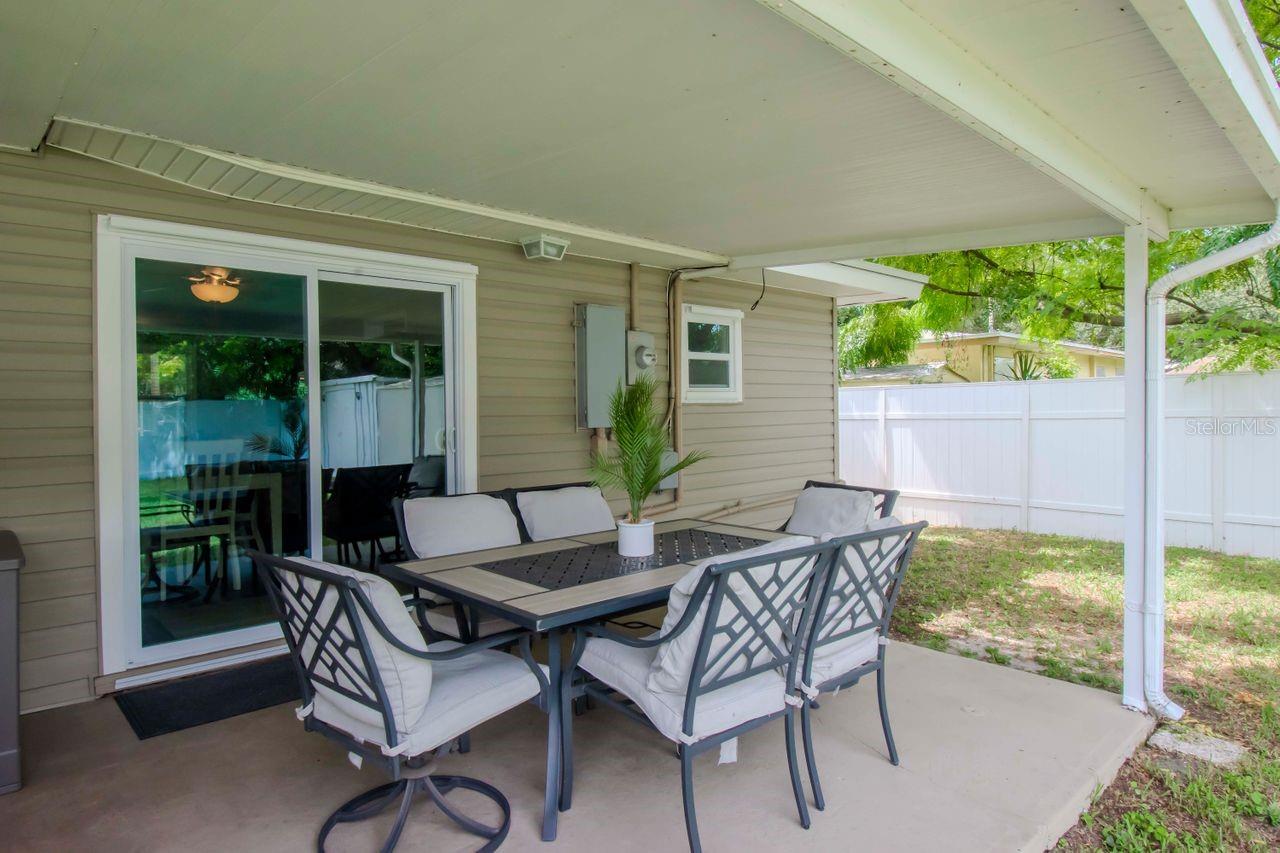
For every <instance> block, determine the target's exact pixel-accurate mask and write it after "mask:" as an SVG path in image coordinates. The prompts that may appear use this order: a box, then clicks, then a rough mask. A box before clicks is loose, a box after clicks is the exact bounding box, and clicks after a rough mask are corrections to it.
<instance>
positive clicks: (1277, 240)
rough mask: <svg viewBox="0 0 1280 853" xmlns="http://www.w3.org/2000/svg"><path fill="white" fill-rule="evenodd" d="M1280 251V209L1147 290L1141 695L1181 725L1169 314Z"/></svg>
mask: <svg viewBox="0 0 1280 853" xmlns="http://www.w3.org/2000/svg"><path fill="white" fill-rule="evenodd" d="M1277 245H1280V206H1278V207H1277V210H1276V219H1275V221H1274V222H1273V223H1272V225H1271V228H1270V229H1269V230H1268V231H1266V232H1265V233H1263V234H1259V235H1258V236H1256V237H1251V238H1250V239H1248V240H1245V241H1244V242H1243V243H1237V244H1236V245H1234V246H1231V247H1229V248H1226V249H1223V250H1222V251H1220V252H1214V253H1213V254H1212V255H1208V256H1207V257H1203V258H1200V259H1199V260H1196V261H1192V262H1191V263H1189V264H1186V265H1185V266H1181V267H1178V268H1177V269H1175V270H1171V271H1170V272H1168V273H1166V274H1165V275H1163V276H1161V277H1160V278H1158V279H1156V281H1155V282H1153V283H1152V285H1151V287H1149V288H1148V289H1147V377H1146V380H1147V416H1146V435H1147V453H1146V456H1147V458H1146V460H1145V462H1144V464H1145V466H1146V484H1147V485H1146V493H1147V505H1146V515H1145V518H1146V525H1147V530H1146V538H1145V541H1146V552H1145V558H1144V563H1145V565H1146V572H1145V575H1144V577H1143V602H1142V625H1143V643H1142V646H1143V656H1144V661H1143V694H1144V697H1145V698H1146V700H1147V706H1148V707H1149V708H1150V709H1151V710H1152V711H1153V712H1154V713H1155V714H1157V715H1158V716H1162V717H1167V718H1169V719H1173V720H1177V719H1181V717H1182V715H1183V709H1182V708H1181V707H1180V706H1179V705H1178V704H1177V703H1176V702H1174V701H1173V700H1172V699H1170V698H1169V696H1168V695H1167V694H1166V693H1165V691H1164V616H1165V601H1164V579H1165V562H1164V472H1163V460H1164V411H1165V377H1164V362H1165V332H1166V326H1165V311H1166V310H1167V308H1168V302H1169V294H1170V293H1172V292H1173V290H1174V288H1176V287H1178V286H1179V285H1181V284H1185V283H1187V282H1189V281H1192V280H1194V279H1197V278H1200V277H1201V276H1203V275H1208V274H1209V273H1212V272H1217V271H1218V270H1220V269H1222V268H1224V267H1228V266H1231V265H1232V264H1236V263H1239V262H1240V261H1244V260H1248V259H1249V258H1252V257H1254V256H1256V255H1260V254H1262V253H1263V252H1265V251H1267V250H1268V249H1271V248H1274V247H1275V246H1277Z"/></svg>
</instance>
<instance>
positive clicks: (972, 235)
mask: <svg viewBox="0 0 1280 853" xmlns="http://www.w3.org/2000/svg"><path fill="white" fill-rule="evenodd" d="M1122 230H1123V229H1121V228H1120V226H1119V225H1118V224H1117V223H1116V221H1115V220H1114V219H1112V218H1111V217H1109V216H1098V217H1096V218H1093V219H1073V220H1069V221H1065V222H1041V223H1033V224H1030V225H1015V226H1012V227H1009V228H988V229H982V230H977V231H953V232H944V233H939V234H923V235H906V236H902V237H888V238H885V239H880V240H864V241H861V242H857V243H842V244H841V245H838V246H818V247H813V248H804V249H784V250H781V251H777V252H766V253H764V254H759V255H736V256H734V258H733V259H732V260H730V261H729V269H730V270H740V269H760V268H761V267H769V268H771V269H772V268H773V267H778V266H788V265H791V264H807V263H816V262H820V261H838V262H840V263H846V262H848V260H849V259H850V258H890V257H895V256H901V255H923V254H928V253H930V252H955V251H959V250H961V249H986V248H990V247H992V246H1021V245H1024V244H1027V243H1052V242H1057V241H1060V240H1078V239H1081V238H1084V237H1101V236H1109V235H1113V234H1119V233H1120V232H1121V231H1122Z"/></svg>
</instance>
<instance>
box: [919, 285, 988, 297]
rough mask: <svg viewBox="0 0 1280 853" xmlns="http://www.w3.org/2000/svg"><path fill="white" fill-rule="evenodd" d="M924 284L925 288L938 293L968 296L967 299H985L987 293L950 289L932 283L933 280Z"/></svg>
mask: <svg viewBox="0 0 1280 853" xmlns="http://www.w3.org/2000/svg"><path fill="white" fill-rule="evenodd" d="M924 286H925V287H926V288H928V289H929V290H933V291H936V292H938V293H946V294H949V295H951V296H963V297H966V298H968V299H986V298H987V294H985V293H980V292H978V291H976V290H952V289H951V288H949V287H943V286H942V285H940V284H934V283H933V282H931V281H926V282H925V283H924Z"/></svg>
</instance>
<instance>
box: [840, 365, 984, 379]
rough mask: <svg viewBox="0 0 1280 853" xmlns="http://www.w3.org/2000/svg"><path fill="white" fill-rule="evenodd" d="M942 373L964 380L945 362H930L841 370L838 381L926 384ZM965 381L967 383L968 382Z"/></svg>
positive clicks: (938, 377) (939, 376)
mask: <svg viewBox="0 0 1280 853" xmlns="http://www.w3.org/2000/svg"><path fill="white" fill-rule="evenodd" d="M944 373H951V374H954V375H956V376H958V377H960V378H962V379H963V378H964V377H963V376H960V374H959V373H956V372H955V371H954V370H952V369H951V368H950V367H948V366H947V363H946V362H945V361H931V362H929V363H928V364H892V365H889V366H887V367H859V368H858V369H857V370H843V371H841V372H840V379H841V381H850V382H877V381H891V380H896V381H907V382H928V381H930V380H934V379H940V378H941V376H942V374H944ZM965 381H966V382H967V381H968V380H965Z"/></svg>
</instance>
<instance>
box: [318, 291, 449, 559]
mask: <svg viewBox="0 0 1280 853" xmlns="http://www.w3.org/2000/svg"><path fill="white" fill-rule="evenodd" d="M449 297H450V294H449V288H446V287H433V286H430V285H426V284H416V285H412V286H410V285H407V284H406V283H405V282H397V281H388V280H384V279H376V278H370V277H367V276H354V275H347V276H339V275H335V274H329V273H325V274H322V275H321V277H320V285H319V312H320V319H319V338H320V344H319V358H320V423H321V436H322V442H321V444H320V448H319V449H320V464H321V481H322V483H323V493H324V500H323V505H322V509H321V517H322V532H323V538H324V546H323V548H324V554H325V559H328V560H334V561H337V562H340V563H345V564H347V565H352V566H363V567H364V568H370V569H372V568H376V565H377V562H378V561H379V560H381V559H386V558H387V557H388V556H389V555H396V554H399V553H400V548H399V546H400V544H401V543H400V542H399V532H398V530H397V529H396V522H395V518H394V516H393V515H392V513H391V511H390V506H391V501H392V500H393V499H394V498H396V497H398V496H402V495H406V494H409V493H410V492H412V493H414V494H420V495H443V494H449V493H450V492H452V491H453V486H454V471H455V464H454V463H455V459H454V453H453V447H454V442H453V440H452V438H453V435H454V433H453V382H452V380H451V379H450V375H451V371H450V367H451V361H452V355H451V353H452V346H451V345H450V344H451V329H450V323H449V322H448V318H449V317H450V316H451V315H452V311H451V310H450V298H449Z"/></svg>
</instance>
